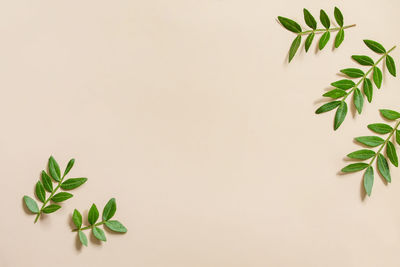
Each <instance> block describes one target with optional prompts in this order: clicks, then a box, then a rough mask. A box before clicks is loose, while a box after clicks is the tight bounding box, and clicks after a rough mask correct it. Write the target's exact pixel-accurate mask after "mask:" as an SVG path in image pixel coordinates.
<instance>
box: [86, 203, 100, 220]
mask: <svg viewBox="0 0 400 267" xmlns="http://www.w3.org/2000/svg"><path fill="white" fill-rule="evenodd" d="M98 218H99V210H98V209H97V207H96V205H95V204H93V205H92V207H90V210H89V214H88V221H89V223H90V224H91V225H93V224H95V223H96V221H97V219H98Z"/></svg>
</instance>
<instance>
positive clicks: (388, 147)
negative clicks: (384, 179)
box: [386, 141, 399, 167]
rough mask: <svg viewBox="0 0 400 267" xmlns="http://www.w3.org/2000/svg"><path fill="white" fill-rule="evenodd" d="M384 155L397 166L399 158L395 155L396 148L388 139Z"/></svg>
mask: <svg viewBox="0 0 400 267" xmlns="http://www.w3.org/2000/svg"><path fill="white" fill-rule="evenodd" d="M386 155H387V157H388V158H389V160H390V162H391V163H392V164H393V165H394V166H396V167H398V166H399V158H398V157H397V152H396V148H395V147H394V144H393V143H392V142H390V141H388V143H387V145H386Z"/></svg>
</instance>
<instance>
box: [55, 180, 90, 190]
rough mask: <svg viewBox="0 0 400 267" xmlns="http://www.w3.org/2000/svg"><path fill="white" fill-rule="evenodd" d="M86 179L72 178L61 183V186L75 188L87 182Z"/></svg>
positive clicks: (68, 188)
mask: <svg viewBox="0 0 400 267" xmlns="http://www.w3.org/2000/svg"><path fill="white" fill-rule="evenodd" d="M86 181H87V178H70V179H68V180H66V181H64V182H63V183H62V184H61V188H62V189H64V190H71V189H75V188H77V187H79V186H81V185H82V184H84V183H86Z"/></svg>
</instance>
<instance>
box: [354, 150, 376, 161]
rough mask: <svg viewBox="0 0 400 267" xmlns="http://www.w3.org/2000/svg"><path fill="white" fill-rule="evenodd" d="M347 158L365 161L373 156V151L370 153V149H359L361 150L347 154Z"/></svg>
mask: <svg viewBox="0 0 400 267" xmlns="http://www.w3.org/2000/svg"><path fill="white" fill-rule="evenodd" d="M347 156H348V157H349V158H351V159H361V160H365V159H370V158H372V157H373V156H375V151H372V150H370V149H361V150H357V151H354V152H352V153H350V154H348V155H347Z"/></svg>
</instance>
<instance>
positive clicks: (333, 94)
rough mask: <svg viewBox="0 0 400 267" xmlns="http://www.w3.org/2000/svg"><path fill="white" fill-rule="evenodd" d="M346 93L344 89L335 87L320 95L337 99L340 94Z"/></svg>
mask: <svg viewBox="0 0 400 267" xmlns="http://www.w3.org/2000/svg"><path fill="white" fill-rule="evenodd" d="M346 94H347V93H346V91H345V90H342V89H338V88H335V89H333V90H330V91H329V92H326V93H325V94H323V95H322V96H325V97H330V98H333V99H337V98H340V97H342V96H345V95H346Z"/></svg>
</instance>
